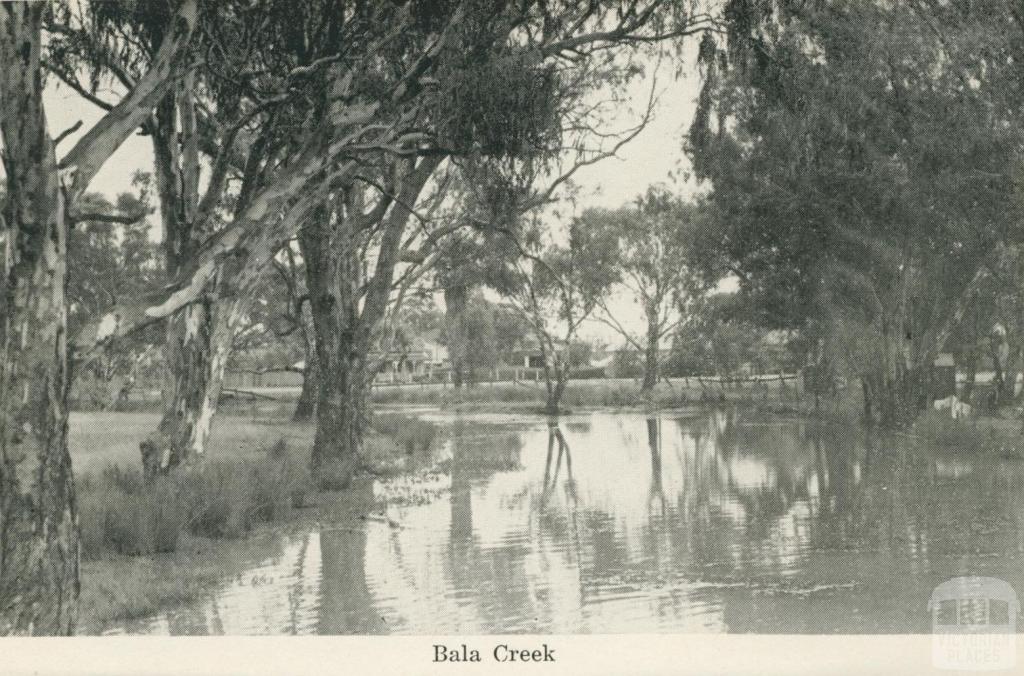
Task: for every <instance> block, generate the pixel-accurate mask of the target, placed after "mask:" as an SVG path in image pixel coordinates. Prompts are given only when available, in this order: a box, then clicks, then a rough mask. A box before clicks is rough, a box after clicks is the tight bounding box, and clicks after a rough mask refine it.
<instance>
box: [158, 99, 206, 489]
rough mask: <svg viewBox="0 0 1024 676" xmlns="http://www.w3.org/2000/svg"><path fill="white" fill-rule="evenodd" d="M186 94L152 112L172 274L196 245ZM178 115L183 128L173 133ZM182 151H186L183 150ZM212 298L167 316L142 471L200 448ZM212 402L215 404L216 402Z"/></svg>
mask: <svg viewBox="0 0 1024 676" xmlns="http://www.w3.org/2000/svg"><path fill="white" fill-rule="evenodd" d="M190 96H191V94H190V92H184V94H183V96H181V97H180V98H179V96H178V94H177V93H176V92H171V93H169V94H167V95H166V96H165V97H164V98H163V99H162V100H161V101H160V104H159V105H158V106H157V109H156V114H155V115H154V117H153V123H152V127H153V133H152V142H153V155H154V167H155V169H156V178H157V192H158V194H159V196H160V214H161V220H162V224H163V229H164V240H163V249H164V271H165V275H166V278H167V280H168V281H172V280H174V279H176V278H177V276H178V275H179V274H180V273H181V271H182V270H183V269H185V268H186V267H187V266H188V265H189V263H190V261H191V258H192V257H193V256H194V254H195V252H196V250H197V248H198V246H199V242H198V241H197V238H196V237H195V234H194V233H193V227H192V226H193V224H194V219H195V212H196V207H197V204H198V189H199V182H198V181H199V166H198V163H199V159H198V153H197V151H196V149H195V141H196V133H195V128H194V126H193V125H192V120H193V116H192V115H191V112H190V111H191V105H192V102H191V99H190V98H189V97H190ZM179 112H181V113H182V114H181V116H180V119H181V120H182V126H184V127H188V128H186V129H182V130H181V133H179ZM183 148H184V150H183ZM213 305H214V300H213V299H212V298H210V297H209V295H207V297H206V298H204V299H203V300H202V301H201V302H197V303H193V304H192V305H189V306H186V307H184V308H182V309H181V310H179V311H178V312H176V313H174V314H173V315H171V316H170V317H169V318H168V319H167V321H166V324H165V339H164V379H163V388H162V401H163V416H162V417H161V419H160V424H159V426H158V427H157V429H156V431H155V432H153V433H152V434H151V435H149V437H148V438H147V439H146V440H145V441H143V442H142V443H141V444H140V451H141V454H142V466H143V470H144V472H145V474H146V475H147V476H153V475H155V474H158V473H165V472H168V471H170V470H171V469H173V468H174V467H177V466H179V465H182V464H185V463H187V462H190V461H191V460H193V459H194V458H196V457H198V456H201V455H202V454H203V453H204V451H205V446H206V438H205V434H204V433H203V432H202V428H203V427H205V428H207V429H208V428H209V423H210V420H211V418H212V413H211V412H210V411H208V410H204V403H205V402H206V401H208V399H209V390H210V389H211V388H214V389H217V391H218V394H219V389H220V383H216V382H211V381H210V378H211V375H212V374H213V365H214V364H213V343H212V333H213V326H212V322H211V320H212V317H213V313H214V311H215V308H214V306H213ZM214 405H215V404H214Z"/></svg>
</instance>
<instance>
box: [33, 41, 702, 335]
mask: <svg viewBox="0 0 1024 676" xmlns="http://www.w3.org/2000/svg"><path fill="white" fill-rule="evenodd" d="M694 44H695V43H694ZM687 52H688V58H687V61H691V63H686V64H684V68H681V69H679V70H682V71H685V74H684V75H683V76H682V77H680V78H678V79H676V78H675V77H673V73H672V71H674V70H676V68H675V65H676V64H671V63H665V64H663V65H662V66H661V67H660V68H659V69H658V71H659V72H657V74H656V80H655V79H652V78H653V77H654V73H652V72H648V73H647V75H646V76H645V77H643V78H640V79H638V80H637V81H636V82H634V83H633V84H632V85H631V87H630V90H629V98H630V105H629V107H628V109H623V111H622V113H621V116H622V119H621V120H614V121H611V122H610V125H609V128H610V129H613V130H622V129H626V128H629V127H631V126H633V125H635V124H636V122H637V121H638V120H639V119H640V114H641V113H642V111H643V108H644V107H645V106H646V104H647V100H648V97H649V94H650V90H651V86H652V83H653V84H655V90H656V92H657V94H656V95H657V99H658V102H657V108H656V110H655V115H654V117H653V119H652V120H651V122H650V124H649V125H648V126H647V128H646V129H644V130H643V131H642V132H640V134H639V135H638V136H637V137H636V138H635V139H633V140H632V141H631V142H630V143H628V144H626V145H625V146H624V147H623V148H621V149H620V150H619V153H618V156H617V157H614V158H609V159H606V160H604V161H602V162H599V163H597V164H594V165H591V166H589V167H584V168H583V169H581V170H580V171H579V172H577V174H576V176H575V177H574V178H575V183H576V185H577V186H578V188H579V193H578V197H577V204H578V209H580V210H582V209H585V208H587V207H607V208H614V207H618V206H621V205H622V204H624V203H626V202H629V201H630V200H632V199H634V198H635V197H637V196H638V195H640V194H641V193H643V192H645V191H646V190H647V188H648V186H650V185H652V184H656V183H663V184H666V185H668V186H670V187H672V188H673V189H674V190H675V191H677V192H679V193H680V194H682V195H691V194H693V192H694V190H695V186H694V185H693V183H692V182H686V181H684V180H683V179H682V177H683V176H684V175H685V174H686V173H687V171H688V170H689V162H688V160H687V158H686V156H685V155H684V153H683V151H682V143H683V134H684V133H685V131H686V129H687V128H688V127H689V124H690V121H691V120H692V118H693V113H694V110H695V105H696V98H697V92H698V88H699V78H698V76H697V72H696V68H695V67H694V66H693V65H692V52H693V50H692V49H690V50H687ZM100 95H101V96H102V95H103V92H101V93H100ZM105 98H106V100H109V101H116V100H117V95H109V96H106V97H105ZM44 102H45V105H46V112H47V116H48V120H49V126H50V133H51V134H52V135H53V136H56V135H58V134H59V133H60V132H62V131H63V130H65V129H67V128H69V127H71V126H72V125H73V124H75V123H76V122H77V121H79V120H81V121H82V123H83V124H82V127H81V129H80V130H79V131H78V132H76V133H75V134H73V135H71V136H69V137H68V138H67V139H65V140H64V141H63V142H62V143H61V145H60V147H59V148H58V149H57V154H58V156H60V155H61V154H62V153H64V152H67V151H68V150H69V149H70V148H71V146H72V145H73V144H74V141H75V140H76V139H77V138H78V137H79V136H81V134H83V133H84V132H85V131H86V130H88V129H89V128H90V127H91V126H92V125H93V124H95V123H96V121H97V120H99V119H100V117H101V116H102V111H100V110H99V109H98V108H97V107H96V106H94V105H93V104H91V103H89V102H87V101H85V100H83V99H82V98H81V97H79V96H78V95H77V94H76V93H75V92H74V91H72V90H71V89H69V88H68V87H66V86H64V85H63V84H60V83H59V82H58V81H57V80H56V78H50V81H49V83H48V86H47V89H46V92H45V96H44ZM138 170H142V171H149V172H152V171H153V153H152V146H151V144H150V141H149V139H148V138H146V137H144V136H140V135H138V134H134V135H132V136H131V137H130V138H129V139H128V140H127V141H125V143H124V144H123V145H122V146H121V147H120V148H119V149H118V150H117V152H116V153H115V154H114V155H113V157H111V158H110V160H108V161H107V163H106V164H105V165H104V166H103V168H102V169H101V170H100V172H99V173H98V174H97V175H96V177H95V178H94V179H93V182H92V184H91V185H90V187H89V190H90V191H93V192H99V193H102V194H104V195H106V196H107V197H108V198H110V199H113V198H114V197H116V195H117V194H118V193H120V192H126V191H131V190H132V188H131V181H132V176H133V174H134V173H135V172H136V171H138ZM150 220H151V222H152V224H153V226H154V228H155V229H158V228H159V222H158V220H159V219H158V218H151V219H150ZM158 237H159V232H158V230H157V231H156V232H154V238H158ZM611 306H612V309H613V311H614V312H615V313H616V315H617V316H618V318H619V321H621V322H622V323H624V324H625V325H627V326H630V327H631V326H636V327H637V329H638V333H639V329H640V327H641V326H642V322H641V319H642V317H641V313H640V310H639V307H638V306H637V305H636V304H635V303H634V302H633V300H632V299H631V298H628V297H622V296H621V295H620V296H617V297H615V298H614V299H613V300H612V303H611ZM582 335H583V337H584V338H587V339H599V340H602V341H604V342H606V343H609V344H611V345H619V344H621V343H622V339H621V337H619V336H618V334H617V333H615V331H614V330H612V329H610V328H609V327H607V326H605V325H603V324H598V323H594V322H592V323H590V325H589V326H585V327H584V329H583V331H582Z"/></svg>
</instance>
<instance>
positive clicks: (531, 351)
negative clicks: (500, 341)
mask: <svg viewBox="0 0 1024 676" xmlns="http://www.w3.org/2000/svg"><path fill="white" fill-rule="evenodd" d="M555 349H556V350H557V351H558V353H559V354H565V353H566V351H567V349H568V344H567V343H566V342H565V341H557V342H556V343H555ZM506 360H507V361H508V363H509V364H510V365H511V366H517V367H519V366H521V367H523V368H528V369H541V368H544V351H543V350H542V349H541V347H540V342H539V341H538V340H537V338H536V337H534V336H527V337H526V338H525V339H523V340H522V341H521V342H520V343H519V344H517V345H516V346H515V347H514V348H513V349H512V350H511V351H510V352H509V355H508V357H507V359H506Z"/></svg>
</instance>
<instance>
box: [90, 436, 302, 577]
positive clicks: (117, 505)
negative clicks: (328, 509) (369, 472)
mask: <svg viewBox="0 0 1024 676" xmlns="http://www.w3.org/2000/svg"><path fill="white" fill-rule="evenodd" d="M309 485H310V483H309V477H308V474H307V472H306V471H305V470H304V469H303V466H302V465H300V464H298V463H296V462H295V461H294V460H293V459H292V458H290V457H289V455H288V453H287V452H286V449H285V446H284V442H283V440H282V441H278V442H277V443H276V444H274V445H273V446H271V447H270V448H269V449H268V450H267V452H266V453H265V454H264V455H263V456H262V457H260V458H259V459H258V460H248V459H247V460H242V459H233V460H222V461H213V462H208V463H206V464H204V465H201V466H199V467H195V468H185V469H183V470H181V471H178V472H175V473H173V474H171V475H170V476H165V477H158V478H156V479H154V480H152V481H148V482H147V481H146V480H145V479H143V477H142V472H141V471H140V470H138V469H135V468H132V469H125V468H123V467H121V466H119V465H108V466H107V467H106V468H104V469H103V470H102V471H101V472H99V474H92V475H86V476H84V477H83V478H82V479H81V480H80V483H79V489H78V495H79V523H80V526H81V533H82V550H83V555H84V556H85V557H86V558H89V559H96V558H100V557H102V556H103V555H104V554H105V553H114V554H122V555H129V556H140V555H151V554H159V553H169V552H173V551H176V550H177V547H178V542H179V539H180V537H181V535H182V533H184V532H188V533H191V534H192V535H197V536H202V537H209V538H232V537H239V536H242V535H244V534H245V533H247V532H249V531H250V530H251V529H252V528H253V527H254V526H255V525H256V524H259V523H266V522H271V521H278V520H281V519H285V518H287V517H288V516H289V515H290V513H291V510H292V509H293V508H295V507H301V506H303V505H304V503H305V500H306V495H307V492H308V490H309Z"/></svg>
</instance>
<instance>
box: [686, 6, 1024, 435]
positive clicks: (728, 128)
mask: <svg viewBox="0 0 1024 676" xmlns="http://www.w3.org/2000/svg"><path fill="white" fill-rule="evenodd" d="M955 4H958V5H962V6H960V7H958V9H957V11H955V12H954V11H949V12H945V11H938V15H937V16H936V15H929V13H930V12H932V10H922V9H921V8H920V7H918V6H916V5H915V4H905V3H883V2H866V3H859V4H857V5H856V6H848V5H846V4H844V3H832V2H825V3H810V4H807V3H781V4H780V5H778V7H777V8H776V9H777V11H778V13H777V14H775V13H773V12H772V10H771V9H769V5H767V4H765V5H761V4H759V3H747V2H741V1H738V0H737V1H734V2H730V3H728V6H727V11H726V15H727V16H728V17H730V18H731V21H730V36H729V41H728V44H727V46H726V48H725V49H723V48H721V47H720V46H719V45H718V44H717V43H716V40H715V38H714V37H712V36H711V35H710V34H709V35H707V36H706V37H705V38H704V43H703V44H702V48H701V59H702V68H703V71H704V89H703V91H702V93H701V98H700V101H699V106H698V116H697V118H696V119H695V121H694V123H693V126H692V127H691V129H690V135H689V139H688V150H689V152H690V155H691V157H692V158H693V162H694V167H695V169H696V173H697V175H698V177H700V178H702V179H706V180H707V181H708V182H710V184H711V186H712V187H713V192H712V195H711V199H712V200H713V202H714V204H715V205H716V209H717V210H718V211H719V212H720V218H718V219H716V222H717V227H715V228H713V229H711V230H709V231H707V232H706V233H705V238H704V239H705V241H704V242H702V243H700V244H698V246H700V247H702V248H703V249H705V250H708V251H713V252H716V256H717V259H718V261H719V263H718V264H717V265H718V266H719V267H720V268H721V269H727V270H730V271H732V272H733V273H734V274H735V275H736V276H737V278H738V280H739V285H740V292H741V294H742V296H743V297H744V298H745V299H746V301H747V303H748V307H749V308H750V311H751V312H752V316H753V317H754V318H755V319H756V320H757V321H758V323H760V324H762V325H764V326H767V327H769V328H784V329H795V330H801V331H804V332H806V333H810V334H812V336H813V339H814V340H815V341H816V342H818V343H819V345H821V346H822V347H821V348H820V349H819V350H818V351H819V352H821V353H822V354H824V353H831V354H833V355H837V356H839V357H840V358H843V359H846V355H847V354H848V353H849V351H850V349H851V348H852V349H853V350H855V351H857V352H859V353H863V352H864V351H865V350H864V348H865V344H863V343H861V342H856V343H855V342H853V341H852V340H850V338H852V337H853V336H855V335H856V336H864V335H865V334H868V333H871V334H874V335H875V336H876V339H875V340H873V341H872V343H871V344H872V345H873V346H874V347H873V348H872V350H871V352H872V354H871V356H870V357H867V355H863V356H862V357H855V358H854V360H855V361H856V362H859V363H857V364H855V363H851V362H850V361H849V360H848V361H847V364H848V366H850V367H851V368H853V369H856V368H862V367H863V366H864V365H870V368H869V371H870V373H863V372H862V373H860V374H858V375H863V376H864V377H865V378H867V379H869V380H871V381H872V382H873V383H875V384H876V385H877V387H874V388H873V389H872V391H874V392H876V394H877V396H879V397H883V398H887V399H888V401H889V403H888V404H886V405H885V406H879V407H878V408H881V409H883V413H885V412H889V413H885V414H886V415H889V414H890V413H891V414H892V415H893V416H894V420H893V422H898V419H899V418H901V417H903V416H904V415H905V414H909V412H910V411H911V410H913V409H915V408H916V407H917V406H919V405H920V402H921V401H922V397H923V394H922V392H921V381H922V376H921V373H923V370H924V368H925V367H926V365H927V364H930V360H931V359H933V358H934V356H935V354H936V353H937V351H938V350H940V349H942V347H943V345H944V343H945V341H946V339H947V338H948V337H949V335H950V334H951V332H952V329H953V327H954V325H955V324H956V323H957V322H958V318H959V317H961V316H962V315H963V313H964V312H965V311H966V307H967V305H968V303H969V302H970V299H971V298H972V297H973V293H974V291H975V289H976V285H977V283H978V280H979V271H981V270H983V269H984V267H985V266H986V265H987V264H990V263H992V262H993V259H994V257H995V256H996V255H997V252H998V251H999V249H1000V247H1002V246H1004V245H1007V244H1011V243H1013V242H1015V241H1017V240H1018V239H1019V237H1020V234H1021V233H1020V229H1019V225H1018V224H1019V222H1020V219H1019V218H1018V217H1017V215H1016V211H1015V208H1014V204H1013V194H1014V185H1013V175H1014V173H1015V172H1014V167H1015V165H1016V163H1017V162H1019V159H1018V157H1017V155H1016V152H1015V150H1014V148H1016V147H1017V146H1018V145H1019V142H1020V137H1019V130H1020V129H1021V125H1020V124H1019V122H1018V120H1017V115H1018V111H1019V105H1018V104H1016V103H1015V100H1016V99H1015V98H1014V97H1015V96H1016V92H1017V91H1018V87H1017V85H1016V84H1015V81H1016V79H1017V78H1018V74H1017V73H1016V72H1015V71H1016V68H1015V67H1014V66H1012V65H1010V64H1012V63H1014V55H1015V54H1016V53H1017V51H1019V47H1018V46H1016V45H1014V44H1013V42H1012V41H1011V40H1008V39H1007V34H1006V31H1005V30H1004V28H1003V27H1002V26H1001V25H997V24H1000V23H1001V19H997V18H996V17H997V16H1000V14H999V13H998V12H994V11H993V8H994V7H996V6H997V5H1000V4H1001V3H999V2H983V3H971V4H967V3H955ZM772 6H774V5H772ZM936 22H937V23H936ZM856 326H860V327H863V329H862V330H854V331H851V330H850V329H851V328H852V327H856ZM904 357H906V358H904Z"/></svg>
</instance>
